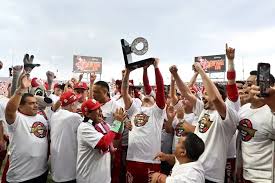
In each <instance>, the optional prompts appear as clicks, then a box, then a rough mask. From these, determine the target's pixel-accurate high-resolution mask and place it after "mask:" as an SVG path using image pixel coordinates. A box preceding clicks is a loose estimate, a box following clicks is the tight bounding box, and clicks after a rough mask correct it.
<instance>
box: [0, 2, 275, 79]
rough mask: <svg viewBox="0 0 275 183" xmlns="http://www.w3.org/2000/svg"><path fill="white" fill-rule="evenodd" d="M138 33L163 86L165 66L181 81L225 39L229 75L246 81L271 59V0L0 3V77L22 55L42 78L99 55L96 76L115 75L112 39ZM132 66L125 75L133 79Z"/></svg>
mask: <svg viewBox="0 0 275 183" xmlns="http://www.w3.org/2000/svg"><path fill="white" fill-rule="evenodd" d="M210 2H211V3H210ZM139 36H142V37H145V38H146V39H147V40H148V42H149V50H150V51H149V52H148V53H147V55H146V56H148V57H152V56H153V57H159V58H160V59H161V63H160V64H161V71H162V73H163V77H164V79H165V81H166V83H167V82H168V81H169V77H170V74H169V70H168V67H169V66H170V65H172V64H176V65H178V67H179V68H180V69H179V70H180V72H181V76H182V78H183V79H184V80H186V81H188V80H189V79H190V77H191V76H192V70H191V65H192V63H193V60H194V57H195V56H199V55H212V54H223V53H224V47H225V43H226V42H227V43H229V45H230V46H232V47H235V48H236V60H235V61H236V68H237V69H236V70H237V78H238V79H242V78H243V73H242V70H243V68H244V77H245V78H246V77H247V75H248V73H249V71H250V70H255V69H256V68H257V63H258V62H269V63H274V61H275V1H274V0H270V1H269V0H267V1H258V0H227V1H226V0H212V1H205V0H192V1H187V0H178V1H173V0H171V1H160V0H135V1H129V0H108V1H106V0H100V1H99V0H98V1H95V0H78V1H72V0H58V1H57V0H44V1H42V0H40V1H39V0H1V6H0V60H2V62H3V63H4V68H3V69H2V70H1V71H0V76H8V67H10V66H11V65H12V64H13V65H18V64H22V63H23V62H22V58H23V56H24V54H25V53H30V54H33V55H35V60H34V63H40V64H41V67H39V68H35V69H34V71H33V73H32V76H38V77H40V78H42V79H43V78H45V72H46V71H47V70H52V71H54V72H56V71H57V70H58V73H57V76H58V78H59V79H69V77H71V76H73V74H72V59H73V55H74V54H78V55H86V56H97V57H102V58H103V73H102V79H103V80H106V81H109V80H110V79H111V78H115V79H119V78H120V76H121V74H120V73H121V70H122V69H123V67H124V61H123V55H122V51H121V46H120V39H121V38H125V39H126V40H127V41H128V42H132V40H133V39H134V38H136V37H139ZM271 65H272V66H271V71H272V73H273V74H275V65H274V64H271ZM140 71H141V70H138V71H135V72H134V73H133V74H132V75H131V77H132V78H134V79H135V82H138V81H139V80H140V79H141V78H142V77H141V75H142V74H141V72H140ZM150 72H151V73H152V72H153V69H152V68H151V69H150ZM152 76H153V75H152V74H151V76H150V77H152ZM153 78H154V77H153ZM152 81H153V80H152Z"/></svg>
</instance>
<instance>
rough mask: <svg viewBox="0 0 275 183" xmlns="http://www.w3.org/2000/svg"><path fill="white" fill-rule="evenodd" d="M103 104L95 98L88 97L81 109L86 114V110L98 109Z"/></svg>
mask: <svg viewBox="0 0 275 183" xmlns="http://www.w3.org/2000/svg"><path fill="white" fill-rule="evenodd" d="M100 106H101V104H100V103H99V102H98V101H96V100H95V99H88V100H86V101H85V102H83V104H82V106H81V111H82V114H85V112H87V111H93V110H96V109H98V108H100Z"/></svg>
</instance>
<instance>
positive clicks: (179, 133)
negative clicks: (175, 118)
mask: <svg viewBox="0 0 275 183" xmlns="http://www.w3.org/2000/svg"><path fill="white" fill-rule="evenodd" d="M183 124H184V123H183V122H179V123H178V124H177V126H176V128H175V134H176V136H177V137H181V136H184V128H183Z"/></svg>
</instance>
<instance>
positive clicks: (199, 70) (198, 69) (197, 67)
mask: <svg viewBox="0 0 275 183" xmlns="http://www.w3.org/2000/svg"><path fill="white" fill-rule="evenodd" d="M193 69H194V71H195V72H198V73H200V72H201V71H203V68H202V67H201V64H200V63H199V62H196V63H194V64H193Z"/></svg>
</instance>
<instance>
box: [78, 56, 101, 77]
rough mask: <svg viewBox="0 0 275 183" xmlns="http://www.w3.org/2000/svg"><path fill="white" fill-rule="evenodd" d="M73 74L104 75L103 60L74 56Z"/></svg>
mask: <svg viewBox="0 0 275 183" xmlns="http://www.w3.org/2000/svg"><path fill="white" fill-rule="evenodd" d="M73 72H89V73H93V72H94V73H96V74H101V73H102V58H101V57H89V56H79V55H74V57H73Z"/></svg>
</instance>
